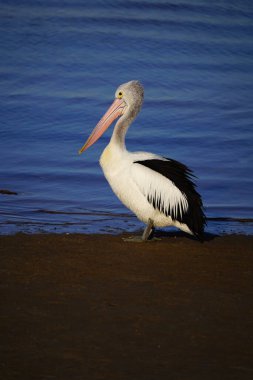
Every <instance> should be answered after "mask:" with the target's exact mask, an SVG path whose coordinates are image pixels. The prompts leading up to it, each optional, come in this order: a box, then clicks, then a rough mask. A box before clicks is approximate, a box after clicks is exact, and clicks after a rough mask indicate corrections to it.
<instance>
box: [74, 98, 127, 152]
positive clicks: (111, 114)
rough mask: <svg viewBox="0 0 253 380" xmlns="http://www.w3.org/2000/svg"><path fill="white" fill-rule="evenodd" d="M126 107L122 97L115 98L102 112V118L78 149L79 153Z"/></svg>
mask: <svg viewBox="0 0 253 380" xmlns="http://www.w3.org/2000/svg"><path fill="white" fill-rule="evenodd" d="M125 107H126V103H125V102H124V100H123V99H118V98H117V99H115V100H114V102H113V103H112V105H111V107H110V108H109V109H108V111H107V112H106V113H105V114H104V116H103V117H102V119H100V121H99V122H98V124H97V125H96V127H95V128H94V129H93V131H92V133H91V135H90V137H89V138H88V140H87V141H86V143H85V144H84V145H83V147H82V148H81V149H80V150H79V154H81V153H83V152H84V151H85V150H86V149H88V148H89V147H90V146H91V145H93V144H94V143H95V142H96V141H97V140H98V139H99V137H101V136H102V134H103V133H104V132H105V131H106V130H107V128H109V126H110V125H111V124H112V122H113V121H114V120H115V119H117V118H118V117H119V116H121V115H123V113H124V109H125Z"/></svg>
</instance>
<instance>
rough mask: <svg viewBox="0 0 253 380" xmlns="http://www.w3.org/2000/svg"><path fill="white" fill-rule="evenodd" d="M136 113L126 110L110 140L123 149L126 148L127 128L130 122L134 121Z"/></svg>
mask: <svg viewBox="0 0 253 380" xmlns="http://www.w3.org/2000/svg"><path fill="white" fill-rule="evenodd" d="M135 116H136V115H134V114H131V112H126V113H125V114H124V115H122V116H121V117H120V119H119V120H118V121H117V123H116V125H115V127H114V130H113V134H112V137H111V140H110V144H113V145H114V146H117V148H119V149H121V150H126V144H125V138H126V133H127V130H128V128H129V126H130V124H131V123H132V122H133V120H134V118H135Z"/></svg>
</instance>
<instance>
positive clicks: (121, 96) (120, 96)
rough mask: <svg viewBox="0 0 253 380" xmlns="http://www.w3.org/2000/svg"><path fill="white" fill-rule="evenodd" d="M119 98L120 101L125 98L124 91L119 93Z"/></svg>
mask: <svg viewBox="0 0 253 380" xmlns="http://www.w3.org/2000/svg"><path fill="white" fill-rule="evenodd" d="M118 98H119V99H121V98H123V92H122V91H120V92H119V93H118Z"/></svg>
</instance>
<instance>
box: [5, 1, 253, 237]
mask: <svg viewBox="0 0 253 380" xmlns="http://www.w3.org/2000/svg"><path fill="white" fill-rule="evenodd" d="M252 20H253V2H252V1H251V0H248V1H247V0H244V1H235V0H232V1H231V0H223V1H222V0H220V1H212V2H208V1H205V0H189V1H186V0H168V1H165V0H158V1H155V0H153V1H152V0H150V1H148V0H146V1H144V0H143V1H142V0H136V1H132V0H129V1H125V0H116V1H102V0H100V1H90V0H88V1H87V0H86V1H81V0H74V1H71V0H44V1H34V0H30V1H29V0H24V1H17V0H16V1H14V0H9V1H7V0H6V1H2V2H1V4H0V33H1V39H0V54H1V59H0V89H1V91H0V109H1V111H0V118H1V119H0V154H1V156H0V157H1V166H0V189H4V190H10V191H12V192H16V193H17V194H16V195H14V194H13V195H7V194H0V231H1V233H3V234H6V233H7V234H9V233H15V232H18V231H24V232H29V233H31V232H32V233H33V232H57V233H58V232H84V233H92V232H99V233H103V232H105V233H118V232H121V231H122V230H126V231H129V232H130V231H136V230H138V229H141V228H142V223H141V222H139V221H138V220H137V219H136V218H135V217H134V216H133V215H132V214H131V212H130V211H128V210H127V209H126V208H125V207H124V206H123V205H122V204H121V203H120V201H119V200H118V199H117V198H116V197H115V196H114V194H113V193H112V191H111V189H110V188H109V185H108V184H107V183H106V181H105V179H104V177H103V174H102V172H101V169H100V167H99V164H98V159H99V156H100V154H101V152H102V150H103V148H104V147H105V145H106V144H107V143H108V141H109V138H110V134H111V132H112V129H109V130H108V131H107V133H106V134H105V135H104V136H103V137H102V138H101V139H100V140H99V141H98V142H97V143H96V144H95V145H94V146H93V147H91V148H90V149H89V150H87V152H85V153H84V154H83V155H81V156H79V155H78V154H77V151H78V149H79V148H80V147H81V146H82V145H83V143H84V141H85V140H86V138H87V137H88V135H89V133H90V132H91V130H92V129H93V128H94V126H95V125H96V123H97V122H98V120H99V118H100V117H101V116H102V115H103V113H104V112H105V111H106V109H107V108H108V106H109V105H110V104H111V102H112V100H113V97H114V92H115V89H116V88H117V87H118V85H119V84H121V83H124V82H126V81H129V80H132V79H138V80H140V81H141V82H142V83H143V85H144V87H145V102H144V105H143V108H142V111H141V113H140V114H139V116H138V118H137V119H136V121H135V122H134V124H133V125H132V127H131V128H130V129H129V132H128V135H127V147H128V149H129V150H132V151H134V150H146V151H151V152H154V153H159V154H161V155H164V156H167V157H171V158H174V159H176V160H179V161H182V162H183V163H185V164H187V165H188V166H189V167H190V168H192V169H193V170H194V172H195V174H196V175H197V177H198V181H197V183H198V191H199V192H200V193H201V194H202V197H203V201H204V204H205V208H206V213H207V216H208V217H209V218H221V219H218V220H215V221H214V220H210V221H209V222H208V226H207V231H209V232H212V233H213V232H215V233H230V232H237V233H250V234H252V233H253V223H252V220H253V200H252V194H253V175H252V174H253V173H252V167H253V154H252V152H253V150H252V146H253V144H252V143H253V107H252V104H253V43H252V39H253V22H252ZM223 218H231V219H230V220H224V219H223ZM241 219H244V222H242V220H241Z"/></svg>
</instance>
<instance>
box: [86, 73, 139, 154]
mask: <svg viewBox="0 0 253 380" xmlns="http://www.w3.org/2000/svg"><path fill="white" fill-rule="evenodd" d="M143 96H144V90H143V87H142V85H141V84H140V82H139V81H137V80H132V81H130V82H127V83H124V84H121V85H120V86H119V87H118V89H117V90H116V92H115V100H114V102H113V103H112V105H111V107H110V108H109V109H108V110H107V112H106V113H105V114H104V116H103V117H102V119H100V121H99V122H98V124H97V125H96V127H95V128H94V130H93V131H92V133H91V135H90V137H89V138H88V140H87V141H86V143H85V144H84V145H83V147H82V148H81V149H80V150H79V154H81V153H82V152H84V151H85V150H86V149H88V148H89V147H90V146H91V145H93V144H94V143H95V142H96V141H97V140H98V139H99V137H101V136H102V134H103V133H104V132H105V131H106V130H107V128H109V126H110V125H111V124H112V123H113V121H114V120H115V119H117V118H118V117H120V116H122V115H124V116H125V117H126V118H128V119H130V121H132V119H133V118H134V117H135V116H136V115H137V113H138V112H139V111H140V109H141V105H142V102H143Z"/></svg>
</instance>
